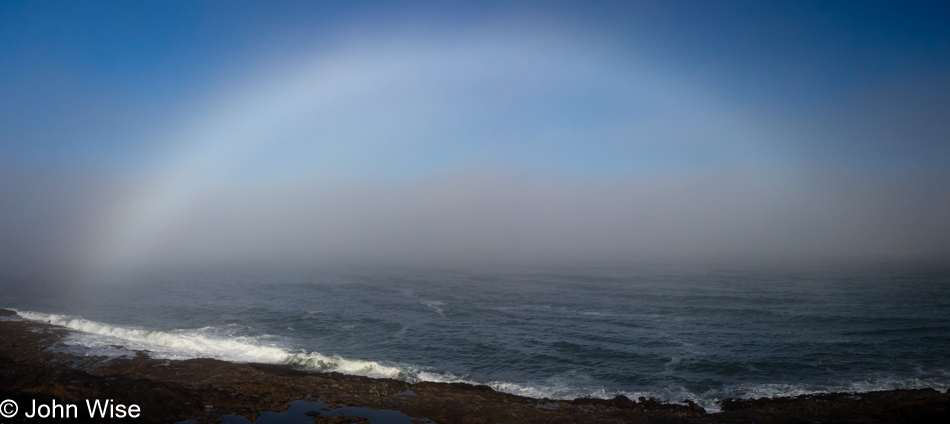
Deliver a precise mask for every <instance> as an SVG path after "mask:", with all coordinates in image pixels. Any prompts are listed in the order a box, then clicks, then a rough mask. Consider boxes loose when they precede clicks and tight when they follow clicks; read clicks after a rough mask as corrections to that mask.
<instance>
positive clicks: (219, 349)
mask: <svg viewBox="0 0 950 424" xmlns="http://www.w3.org/2000/svg"><path fill="white" fill-rule="evenodd" d="M17 314H18V315H19V316H20V317H22V318H25V319H28V320H32V321H38V322H45V323H49V324H53V325H59V326H63V327H67V328H70V329H73V330H76V331H77V332H76V333H73V334H71V335H70V336H69V337H67V339H66V340H65V342H66V343H67V344H68V345H70V346H74V347H79V348H82V349H85V350H86V354H88V355H101V356H113V357H114V356H122V355H131V354H132V353H133V351H137V350H141V351H147V352H148V353H149V355H150V356H152V357H155V358H161V359H191V358H215V359H220V360H225V361H230V362H260V363H273V364H281V363H282V364H290V365H295V366H299V367H304V368H308V369H312V370H316V371H334V372H340V373H344V374H352V375H363V376H369V377H379V378H395V379H400V380H405V381H409V382H419V381H432V382H443V383H457V382H462V383H469V384H481V383H478V382H476V381H473V380H471V379H469V378H465V377H459V376H457V375H454V374H452V373H448V372H433V371H432V370H430V369H423V368H419V367H416V366H412V365H407V364H381V363H379V362H375V361H365V360H358V359H350V358H343V357H340V356H337V355H324V354H321V353H318V352H308V351H305V350H302V349H297V350H294V349H290V348H288V347H286V346H280V345H278V344H277V343H276V342H274V338H273V337H271V336H267V335H262V336H256V337H249V336H240V335H237V334H234V333H235V332H234V331H229V329H227V328H225V329H222V328H216V327H205V328H199V329H190V330H172V331H156V330H148V329H142V328H134V327H123V326H116V325H110V324H105V323H100V322H96V321H92V320H87V319H83V318H81V317H70V316H66V315H57V314H47V313H40V312H31V311H17ZM677 359H679V358H676V357H674V358H671V360H670V362H669V363H667V364H666V365H667V366H674V365H676V364H677ZM941 371H942V372H944V373H945V372H946V371H945V370H941ZM944 375H946V374H944ZM583 380H584V379H583V378H578V376H565V377H563V378H550V379H546V380H543V381H533V382H522V383H516V382H508V381H491V382H489V383H487V385H488V386H490V387H492V388H493V389H495V390H498V391H501V392H506V393H511V394H515V395H521V396H527V397H532V398H548V399H574V398H581V397H592V398H602V399H605V398H612V397H614V396H616V395H624V396H627V397H629V398H631V399H637V398H639V397H641V396H643V397H647V398H651V397H652V398H656V399H661V400H665V401H670V402H679V401H682V400H684V399H690V400H693V401H695V402H696V403H698V404H699V405H700V406H702V407H704V408H706V410H707V411H709V412H716V411H718V410H719V405H718V401H719V400H721V399H724V398H741V399H750V398H761V397H777V396H799V395H806V394H818V393H828V392H867V391H875V390H891V389H917V388H926V387H937V388H944V389H945V388H946V387H947V386H950V380H948V379H945V378H940V379H933V378H929V379H920V378H908V379H889V380H888V379H870V380H867V381H858V382H848V383H842V384H840V385H834V386H821V385H802V384H768V383H765V384H761V383H760V384H733V385H724V386H722V387H719V388H716V389H712V390H708V391H705V392H702V393H696V392H691V391H689V390H687V389H686V388H684V387H673V386H670V387H666V388H664V389H661V390H657V391H650V390H646V391H617V390H609V389H607V388H605V387H603V386H598V385H585V384H582V382H583ZM938 380H939V381H938Z"/></svg>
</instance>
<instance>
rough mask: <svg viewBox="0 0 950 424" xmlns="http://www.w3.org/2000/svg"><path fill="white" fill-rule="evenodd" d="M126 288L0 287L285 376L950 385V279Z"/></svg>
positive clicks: (97, 331) (700, 395)
mask: <svg viewBox="0 0 950 424" xmlns="http://www.w3.org/2000/svg"><path fill="white" fill-rule="evenodd" d="M135 283H137V284H118V285H113V284H92V285H87V286H82V287H81V288H80V287H74V288H72V289H69V288H63V287H55V286H45V285H39V286H35V287H33V289H32V290H31V289H20V290H17V289H14V288H13V287H14V286H16V284H11V282H10V281H7V287H6V289H5V291H4V293H5V296H4V297H5V299H4V302H5V304H4V305H3V306H5V307H16V308H17V309H18V310H19V311H20V313H21V315H23V316H25V317H27V318H29V319H34V320H38V321H42V322H52V323H55V324H59V325H65V326H67V327H70V328H73V329H75V330H80V331H83V332H85V333H77V334H76V335H74V336H72V337H70V338H69V339H67V343H68V344H69V345H71V346H72V348H70V349H72V350H70V351H72V352H75V353H82V354H104V355H107V356H117V355H130V354H131V351H128V350H125V349H142V350H147V351H149V352H151V353H150V354H151V355H153V356H157V357H160V358H171V359H185V358H192V357H214V358H219V359H225V360H232V361H240V362H248V361H250V362H268V363H291V364H294V365H296V366H300V367H303V368H305V369H311V370H321V371H339V372H344V373H351V374H359V375H370V376H376V377H390V378H399V379H404V380H408V381H412V382H415V381H448V382H453V381H464V382H469V383H476V384H488V385H490V386H492V387H494V388H495V389H497V390H501V391H506V392H510V393H515V394H521V395H526V396H531V397H539V398H540V397H548V398H554V399H573V398H577V397H586V396H592V397H612V396H614V395H617V394H624V395H627V396H629V397H632V398H636V397H638V396H647V397H657V398H659V399H663V400H667V401H674V402H675V401H681V400H683V399H691V400H695V401H697V402H698V403H700V404H701V405H702V406H704V407H705V408H707V409H710V410H717V409H718V405H717V404H716V403H715V402H716V401H718V400H720V399H723V398H726V397H763V396H777V395H797V394H802V393H813V392H829V391H869V390H886V389H893V388H922V387H934V388H937V389H940V390H945V389H946V388H947V387H950V368H948V364H947V361H946V351H947V348H948V347H950V301H948V300H947V299H948V298H950V296H948V295H950V270H947V268H946V267H942V268H934V267H925V268H921V267H912V268H908V267H902V266H873V265H870V266H862V267H852V266H836V267H828V266H825V267H814V266H812V267H807V268H792V267H787V268H774V267H773V268H762V267H759V268H753V267H743V268H735V267H721V266H692V267H686V266H676V267H670V266H661V265H641V266H636V267H617V266H603V265H601V266H596V267H590V266H572V267H567V266H560V267H557V266H547V267H534V268H529V267H512V268H507V269H495V270H491V271H489V270H479V271H472V270H468V271H458V270H445V269H442V270H439V269H422V268H387V267H380V268H367V267H363V268H358V267H345V268H344V267H341V268H336V269H334V270H332V271H331V270H326V269H323V270H318V271H317V270H310V271H298V272H291V271H288V270H275V269H265V270H247V269H245V270H242V271H241V272H236V271H234V270H210V269H204V270H192V271H189V272H153V273H150V274H148V275H147V276H143V277H142V279H141V280H138V281H135ZM20 287H29V286H25V285H21V286H20ZM67 350H69V349H67Z"/></svg>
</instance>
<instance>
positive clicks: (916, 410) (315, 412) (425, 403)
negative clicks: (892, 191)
mask: <svg viewBox="0 0 950 424" xmlns="http://www.w3.org/2000/svg"><path fill="white" fill-rule="evenodd" d="M15 315H16V314H15V313H14V312H12V311H5V310H0V316H5V317H8V318H6V319H3V320H0V399H10V400H13V401H15V402H17V405H19V411H18V414H17V415H16V416H14V417H12V418H7V419H5V420H4V422H5V423H16V422H38V421H35V418H34V419H32V420H31V419H28V418H26V416H25V414H27V413H29V412H31V411H32V408H33V405H34V402H35V404H37V405H48V404H50V403H52V402H55V403H57V404H75V405H78V408H77V409H78V416H76V417H70V418H73V419H70V420H68V422H115V423H119V422H122V423H128V422H143V423H174V422H180V421H186V420H187V422H194V423H211V422H216V421H220V420H221V418H222V417H225V416H234V418H235V419H236V417H243V418H244V419H246V420H248V421H250V422H254V421H255V420H258V419H261V421H266V420H264V419H262V418H266V417H271V416H274V415H275V414H278V413H291V412H293V413H295V414H298V415H297V417H298V419H299V420H300V421H294V422H308V423H309V422H316V423H337V422H373V423H383V422H435V423H498V422H503V423H584V422H590V423H647V422H650V423H727V422H728V423H752V422H755V423H758V424H762V423H811V422H828V423H928V422H935V423H936V422H950V412H948V410H950V393H941V392H939V391H937V390H933V389H924V390H893V391H882V392H871V393H834V394H822V395H805V396H798V397H791V398H773V399H753V400H739V399H725V400H723V401H722V404H721V407H722V411H721V412H718V413H707V412H706V411H705V410H704V409H703V408H702V407H700V406H698V405H696V404H695V403H693V402H690V401H684V402H681V403H667V402H661V401H657V400H655V399H645V398H640V399H637V400H632V399H629V398H626V397H624V396H617V397H615V398H613V399H574V400H570V401H568V400H550V399H532V398H527V397H523V396H516V395H512V394H507V393H501V392H497V391H495V390H492V389H491V388H489V387H487V386H475V385H469V384H462V383H430V382H422V383H416V384H410V383H407V382H404V381H399V380H392V379H373V378H367V377H359V376H351V375H344V374H339V373H314V372H306V371H301V370H297V369H294V368H292V367H290V366H287V365H267V364H240V363H230V362H225V361H219V360H215V359H189V360H180V361H179V360H164V359H154V358H151V357H149V356H148V354H147V353H145V352H138V353H136V354H135V355H134V356H132V357H127V358H111V359H110V358H105V357H92V356H82V355H77V354H76V353H75V352H70V349H69V348H68V347H67V346H66V345H64V344H63V343H62V339H63V337H64V336H66V335H68V334H69V331H70V330H67V329H65V328H62V327H57V326H53V325H47V324H41V323H35V322H26V321H21V320H16V319H10V317H14V316H15ZM86 400H101V401H103V402H105V401H106V400H110V401H111V402H112V404H122V405H125V406H128V405H132V404H134V405H137V406H138V407H139V408H140V409H141V413H140V415H139V416H138V417H136V418H129V417H125V418H116V417H112V418H111V419H110V418H109V417H105V418H103V417H101V416H100V417H89V416H88V411H87V410H86V405H85V402H86ZM281 411H284V412H281ZM301 411H303V412H301ZM386 414H388V415H386ZM265 416H266V417H265ZM64 422H65V421H64Z"/></svg>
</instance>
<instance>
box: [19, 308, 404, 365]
mask: <svg viewBox="0 0 950 424" xmlns="http://www.w3.org/2000/svg"><path fill="white" fill-rule="evenodd" d="M16 312H17V314H18V315H20V316H21V317H23V318H25V319H28V320H31V321H37V322H44V323H48V324H53V325H58V326H62V327H66V328H70V329H73V330H76V331H78V332H79V333H74V334H72V335H70V336H69V337H68V338H67V339H66V341H65V342H66V343H67V344H70V345H77V346H81V347H85V348H87V349H89V350H90V353H89V354H90V355H104V356H116V355H117V353H118V352H121V353H122V354H130V353H131V352H132V351H137V350H141V351H147V352H148V353H149V356H152V357H154V358H161V359H192V358H214V359H220V360H223V361H229V362H258V363H269V364H290V365H295V366H299V367H303V368H308V369H313V370H317V371H335V372H340V373H344V374H353V375H363V376H367V377H378V378H401V379H406V380H413V379H416V378H418V377H416V376H413V375H410V374H409V373H407V372H406V371H405V370H403V369H400V368H398V367H395V366H387V365H383V364H380V363H378V362H375V361H363V360H358V359H349V358H343V357H340V356H337V355H324V354H321V353H318V352H307V351H303V350H291V349H287V348H285V347H282V346H278V345H276V344H264V343H262V339H265V338H266V336H259V337H248V336H230V337H221V336H217V335H216V333H219V332H220V331H217V330H218V329H215V328H212V327H204V328H200V329H194V330H174V331H157V330H147V329H141V328H132V327H122V326H116V325H110V324H105V323H101V322H96V321H92V320H87V319H84V318H81V317H70V316H66V315H57V314H47V313H41V312H32V311H16ZM117 345H118V346H121V347H122V348H124V349H125V351H117V349H116V348H115V347H116V346H117Z"/></svg>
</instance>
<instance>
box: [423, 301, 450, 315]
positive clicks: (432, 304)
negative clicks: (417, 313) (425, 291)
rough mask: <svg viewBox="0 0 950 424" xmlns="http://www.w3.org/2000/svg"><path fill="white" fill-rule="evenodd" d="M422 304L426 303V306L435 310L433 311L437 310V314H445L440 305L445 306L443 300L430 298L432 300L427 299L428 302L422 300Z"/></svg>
mask: <svg viewBox="0 0 950 424" xmlns="http://www.w3.org/2000/svg"><path fill="white" fill-rule="evenodd" d="M422 304H423V305H426V307H428V308H431V309H433V310H435V312H437V313H438V314H439V315H442V316H445V314H444V312H445V311H444V310H443V309H442V308H441V307H440V306H445V302H440V301H438V300H432V301H428V302H423V303H422Z"/></svg>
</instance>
